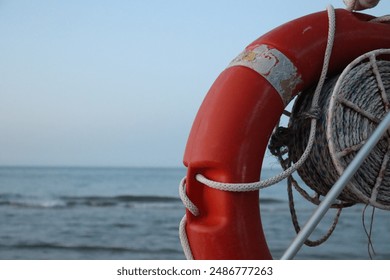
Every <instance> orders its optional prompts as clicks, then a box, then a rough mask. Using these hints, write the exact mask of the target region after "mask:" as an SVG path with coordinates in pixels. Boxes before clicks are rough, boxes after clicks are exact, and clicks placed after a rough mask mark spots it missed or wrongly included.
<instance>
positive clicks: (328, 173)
mask: <svg viewBox="0 0 390 280" xmlns="http://www.w3.org/2000/svg"><path fill="white" fill-rule="evenodd" d="M377 66H378V69H379V72H380V73H381V75H380V78H381V79H382V82H383V85H384V91H385V92H384V93H383V92H382V91H381V89H380V87H379V86H378V83H377V77H376V75H375V74H374V72H373V68H372V66H371V64H370V63H368V62H367V63H362V64H360V65H359V66H357V67H355V68H354V69H352V70H351V71H350V72H349V73H348V75H347V76H346V78H345V79H344V83H343V84H342V86H341V89H340V92H339V93H338V94H337V95H334V96H332V98H336V102H334V104H335V105H334V106H333V107H332V108H331V107H330V106H329V103H330V100H331V94H332V92H333V88H334V85H335V83H336V81H337V77H335V78H332V79H330V80H329V81H328V82H327V83H326V84H325V86H324V88H323V91H322V93H321V96H320V100H319V112H318V113H319V114H318V116H316V117H318V126H317V130H316V143H315V145H314V146H313V148H312V151H311V154H310V156H309V158H308V159H307V160H306V161H305V163H304V164H303V166H302V167H301V168H300V169H298V174H299V175H300V177H301V178H302V180H303V181H304V182H305V183H306V184H307V185H308V186H309V187H311V188H312V189H314V190H315V191H316V192H317V193H319V194H320V195H326V194H327V192H328V191H329V189H330V188H331V187H332V186H333V184H334V183H335V182H336V181H337V179H338V178H339V176H340V174H339V171H338V170H337V168H336V167H335V166H337V165H338V166H339V168H340V167H341V168H345V167H347V166H348V164H349V163H350V162H351V161H352V160H353V158H354V156H355V155H356V153H357V152H358V150H359V149H360V148H361V147H362V146H363V145H364V143H365V141H366V140H367V139H368V137H369V136H370V135H371V134H372V132H373V131H374V130H375V128H376V126H377V125H378V123H379V122H380V120H381V119H382V118H383V117H384V115H385V114H386V112H387V111H388V110H389V109H390V108H389V102H388V99H390V62H388V61H378V63H377ZM386 92H387V93H388V94H386ZM311 98H312V94H311V92H310V91H309V92H305V93H303V94H302V95H301V96H300V97H299V98H298V99H297V101H296V103H295V105H294V109H293V112H292V116H291V118H290V123H289V136H290V141H289V143H288V151H289V158H290V159H291V160H292V161H293V162H295V161H296V160H298V159H299V157H300V156H301V154H302V153H303V151H304V149H305V147H306V145H307V139H308V134H309V128H310V118H311V117H313V114H312V112H310V111H311V110H310V105H311ZM330 110H334V111H333V119H329V111H330ZM308 112H309V114H308ZM327 130H328V131H330V133H329V135H327ZM330 140H331V141H333V143H334V147H333V150H332V149H330V148H329V141H330ZM389 150H390V138H389V133H386V135H385V136H384V137H383V138H382V139H381V140H380V141H379V143H378V144H377V146H376V147H375V148H374V150H373V151H372V153H371V154H370V156H369V157H368V158H367V159H366V160H365V162H364V163H363V165H362V166H361V167H360V169H359V170H358V172H357V173H356V174H355V176H354V177H353V178H352V180H351V181H350V183H349V184H348V185H347V187H346V188H345V189H344V190H343V192H342V193H341V194H340V196H339V199H340V201H343V202H347V203H365V204H372V201H373V199H374V200H375V201H376V204H375V205H374V206H376V207H380V208H384V209H386V208H389V207H390V169H389V168H387V166H388V165H387V163H388V156H389ZM332 159H333V160H332ZM378 184H379V185H378ZM375 188H376V190H375V192H377V194H373V190H374V189H375Z"/></svg>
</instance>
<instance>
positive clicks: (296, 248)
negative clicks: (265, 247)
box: [281, 113, 390, 260]
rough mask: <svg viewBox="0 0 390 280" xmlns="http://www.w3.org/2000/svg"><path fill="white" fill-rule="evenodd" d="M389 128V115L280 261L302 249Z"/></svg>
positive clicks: (389, 114)
mask: <svg viewBox="0 0 390 280" xmlns="http://www.w3.org/2000/svg"><path fill="white" fill-rule="evenodd" d="M389 127H390V113H388V114H387V115H386V117H385V118H384V119H383V120H382V121H381V123H380V124H379V125H378V127H377V128H376V129H375V131H374V133H373V134H372V135H371V137H370V138H369V139H368V140H367V143H366V144H365V145H364V146H363V147H362V148H361V149H360V151H359V152H358V153H357V155H356V156H355V158H354V159H353V160H352V162H351V163H350V164H349V165H348V167H347V168H346V169H345V171H344V173H343V174H342V175H341V176H340V178H339V179H338V180H337V182H336V183H335V184H334V185H333V187H332V188H331V189H330V190H329V192H328V194H327V195H326V196H325V198H324V200H323V201H322V202H321V203H320V205H319V206H318V208H317V209H316V210H315V211H314V213H313V214H312V216H311V217H310V218H309V220H308V221H307V222H306V224H305V226H304V227H303V228H302V230H301V231H300V232H299V233H298V234H297V236H296V237H295V239H294V240H293V241H292V243H291V245H290V246H289V247H288V248H287V250H286V251H285V252H284V254H283V256H282V257H281V260H290V259H293V258H294V257H295V255H296V254H297V252H298V251H299V249H300V248H301V247H302V245H303V243H304V242H305V241H306V239H307V238H308V237H309V236H310V234H311V233H312V232H313V231H314V229H315V228H316V226H317V225H318V223H319V222H320V221H321V219H322V218H323V217H324V215H325V214H326V212H327V211H328V209H329V208H330V206H331V205H332V203H333V202H334V201H335V200H336V198H337V197H338V196H339V194H340V193H341V191H342V190H343V189H344V187H345V185H346V184H347V183H348V182H349V180H350V179H351V178H352V176H353V175H354V174H355V173H356V171H357V170H358V169H359V167H360V165H362V163H363V161H364V160H365V159H366V158H367V156H368V155H369V154H370V152H371V150H372V149H373V148H374V147H375V145H376V144H377V142H378V141H379V140H380V139H381V137H382V135H383V134H384V133H385V132H386V130H387V129H388V128H389Z"/></svg>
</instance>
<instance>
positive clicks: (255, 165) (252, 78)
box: [184, 9, 390, 259]
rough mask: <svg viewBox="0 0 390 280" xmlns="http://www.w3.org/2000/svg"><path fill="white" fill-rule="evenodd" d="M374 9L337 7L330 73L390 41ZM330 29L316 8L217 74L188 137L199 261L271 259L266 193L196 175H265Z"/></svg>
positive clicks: (314, 74) (245, 178)
mask: <svg viewBox="0 0 390 280" xmlns="http://www.w3.org/2000/svg"><path fill="white" fill-rule="evenodd" d="M372 18H373V17H372V16H370V15H366V14H360V13H351V12H349V11H346V10H342V9H338V10H336V26H337V29H336V34H335V41H334V46H333V51H332V55H331V59H330V64H329V70H328V74H329V75H334V74H336V73H339V72H341V71H342V69H343V68H345V66H346V65H347V64H348V63H349V62H351V61H352V60H353V59H354V58H356V57H358V56H359V55H362V54H363V53H366V52H368V51H371V50H374V49H378V48H389V47H390V25H387V24H384V23H378V22H371V21H370V20H371V19H372ZM327 33H328V16H327V13H326V12H319V13H315V14H311V15H308V16H305V17H302V18H299V19H296V20H294V21H291V22H289V23H287V24H284V25H282V26H280V27H278V28H276V29H274V30H272V31H271V32H269V33H267V34H265V35H263V36H261V37H260V38H259V39H257V40H256V41H254V42H253V43H251V44H250V45H249V46H247V47H246V48H245V50H244V51H243V52H242V53H241V54H240V55H239V56H238V57H237V58H236V59H234V60H233V61H232V62H231V64H230V65H229V66H228V67H227V69H225V70H224V71H223V72H222V73H221V74H220V75H219V77H218V78H217V79H216V81H215V82H214V84H213V85H212V87H211V88H210V90H209V92H208V93H207V96H206V97H205V99H204V101H203V103H202V105H201V107H200V109H199V111H198V114H197V116H196V119H195V121H194V123H193V126H192V129H191V132H190V135H189V139H188V142H187V146H186V150H185V155H184V164H185V166H187V168H188V170H187V177H186V193H187V196H188V197H189V199H190V200H191V201H192V202H193V203H194V204H195V205H196V206H197V207H198V208H199V212H200V214H199V215H198V216H194V215H192V214H191V213H190V212H188V211H187V212H186V226H185V231H186V233H187V238H188V243H189V246H190V248H191V251H192V255H193V257H194V258H195V259H271V258H272V255H271V253H270V251H269V249H268V245H267V243H266V239H265V236H264V233H263V229H262V225H261V217H260V211H259V193H258V191H251V192H226V191H220V190H216V189H213V188H209V187H207V186H205V185H203V184H202V183H200V182H199V181H197V180H196V178H195V176H196V175H197V174H202V175H204V176H205V177H207V178H210V179H212V180H215V181H220V182H230V183H238V182H254V181H258V180H259V179H260V171H261V165H262V158H263V156H264V153H265V149H266V147H267V143H268V140H269V137H270V135H271V133H272V130H273V129H274V127H275V125H276V124H277V122H278V120H279V118H280V116H281V114H282V112H283V110H284V108H285V106H286V105H287V104H288V102H289V101H290V100H291V98H292V97H293V96H295V95H296V94H298V93H299V92H300V91H302V90H305V89H307V88H309V87H311V86H313V85H315V83H316V81H318V78H319V76H320V73H321V69H322V63H323V56H324V52H325V48H326V42H327Z"/></svg>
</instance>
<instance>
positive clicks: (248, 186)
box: [179, 5, 336, 259]
mask: <svg viewBox="0 0 390 280" xmlns="http://www.w3.org/2000/svg"><path fill="white" fill-rule="evenodd" d="M327 12H328V24H329V29H328V40H327V45H326V50H325V55H324V62H323V66H322V70H321V75H320V79H319V81H318V84H317V87H316V90H315V93H314V97H313V101H312V109H313V108H314V109H315V108H317V107H318V99H319V95H320V93H321V90H322V87H323V85H324V82H325V79H326V74H327V72H328V66H329V60H330V56H331V53H332V48H333V42H334V36H335V30H336V15H335V11H334V8H333V6H331V5H329V6H328V7H327ZM316 125H317V119H316V118H312V119H311V127H310V135H309V141H308V145H307V146H306V149H305V151H304V152H303V154H302V156H301V158H300V159H299V160H298V161H297V162H296V163H295V164H294V165H292V166H291V167H290V168H288V169H286V170H285V171H283V172H281V173H280V174H278V175H276V176H274V177H272V178H269V179H266V180H263V181H259V182H253V183H222V182H217V181H213V180H210V179H208V178H206V177H204V176H203V175H201V174H197V175H196V180H198V181H199V182H201V183H203V184H204V185H206V186H208V187H210V188H214V189H218V190H223V191H232V192H247V191H255V190H259V189H262V188H265V187H268V186H271V185H274V184H276V183H278V182H280V181H282V180H283V179H285V178H287V177H288V176H290V175H291V174H292V173H294V172H295V171H296V170H297V169H299V168H300V167H301V166H302V164H303V163H304V162H305V160H306V159H307V157H308V156H309V154H310V151H311V148H312V146H313V144H314V140H315V132H316ZM179 193H180V197H181V199H182V201H183V204H184V205H185V207H186V208H187V209H188V210H189V211H190V212H191V213H192V214H193V215H194V216H198V215H199V210H198V208H197V207H196V206H195V204H193V203H192V202H191V200H190V199H189V198H188V196H187V194H186V192H185V178H183V179H182V180H181V182H180V186H179ZM185 225H186V217H183V219H182V221H181V223H180V230H179V236H180V241H181V244H182V247H183V251H184V254H185V256H186V258H187V259H193V255H192V252H191V248H190V245H189V242H188V238H187V233H186V230H185Z"/></svg>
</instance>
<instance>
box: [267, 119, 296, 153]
mask: <svg viewBox="0 0 390 280" xmlns="http://www.w3.org/2000/svg"><path fill="white" fill-rule="evenodd" d="M290 136H291V133H290V130H289V129H288V128H287V127H282V126H280V127H278V128H276V129H275V131H274V133H273V134H272V136H271V139H270V142H269V145H268V149H269V151H270V152H271V154H272V155H274V156H280V155H281V154H283V152H284V151H286V149H287V147H288V146H289V143H290V139H291V137H290Z"/></svg>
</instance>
